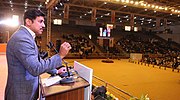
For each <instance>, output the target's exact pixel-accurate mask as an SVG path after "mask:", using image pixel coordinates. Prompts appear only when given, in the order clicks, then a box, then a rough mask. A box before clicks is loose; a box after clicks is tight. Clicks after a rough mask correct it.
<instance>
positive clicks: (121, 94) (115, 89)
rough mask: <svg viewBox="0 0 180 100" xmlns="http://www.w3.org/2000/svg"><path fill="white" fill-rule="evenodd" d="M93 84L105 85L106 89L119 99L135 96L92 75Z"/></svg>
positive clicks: (127, 99)
mask: <svg viewBox="0 0 180 100" xmlns="http://www.w3.org/2000/svg"><path fill="white" fill-rule="evenodd" d="M93 84H95V85H97V86H102V85H103V86H105V87H106V88H107V91H109V92H110V93H112V94H113V95H114V96H115V97H117V98H118V99H119V100H129V99H130V98H136V99H138V98H137V97H134V96H133V95H131V94H130V93H128V92H126V91H124V90H122V89H119V88H118V87H116V86H114V85H112V84H110V83H108V82H106V81H104V80H102V79H100V78H99V77H97V76H93Z"/></svg>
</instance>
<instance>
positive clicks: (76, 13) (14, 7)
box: [0, 0, 180, 27]
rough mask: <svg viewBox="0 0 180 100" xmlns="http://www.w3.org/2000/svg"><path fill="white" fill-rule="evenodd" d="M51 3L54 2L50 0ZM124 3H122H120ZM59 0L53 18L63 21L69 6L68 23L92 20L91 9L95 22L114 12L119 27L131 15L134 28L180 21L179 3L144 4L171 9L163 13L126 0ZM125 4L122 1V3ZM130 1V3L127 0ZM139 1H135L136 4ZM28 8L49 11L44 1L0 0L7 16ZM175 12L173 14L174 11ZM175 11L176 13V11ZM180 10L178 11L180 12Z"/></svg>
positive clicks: (108, 19) (157, 0)
mask: <svg viewBox="0 0 180 100" xmlns="http://www.w3.org/2000/svg"><path fill="white" fill-rule="evenodd" d="M50 1H51V0H50ZM120 1H121V2H120ZM120 1H119V2H117V0H58V3H57V4H56V5H53V6H54V7H53V9H52V18H63V15H64V11H63V10H64V4H68V5H69V20H85V21H90V20H91V12H92V8H96V10H97V11H96V22H97V23H109V22H111V11H115V20H116V24H118V25H123V24H128V23H129V21H130V16H131V14H134V16H135V18H134V19H135V20H134V24H135V25H143V26H145V25H146V26H148V27H153V26H154V25H155V23H156V18H160V19H161V20H160V22H161V23H162V24H161V25H163V22H164V20H163V19H164V18H165V19H167V21H168V23H167V24H172V23H174V22H179V21H180V0H144V1H141V2H144V4H151V5H154V6H155V7H156V6H157V5H158V6H162V7H168V8H169V9H168V10H166V11H165V10H160V9H155V7H154V8H152V7H145V6H141V5H140V4H139V5H134V4H131V3H127V2H126V0H120ZM122 1H123V2H122ZM127 1H129V2H130V1H131V0H127ZM138 1H139V2H140V0H133V2H134V3H135V2H138ZM29 8H40V9H42V10H43V11H45V12H47V10H46V4H45V0H0V9H1V11H0V14H1V15H3V14H4V13H15V12H18V13H23V12H24V11H25V10H26V9H29ZM172 10H173V11H174V12H172ZM175 10H176V12H175ZM178 11H179V12H178Z"/></svg>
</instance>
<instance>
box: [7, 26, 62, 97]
mask: <svg viewBox="0 0 180 100" xmlns="http://www.w3.org/2000/svg"><path fill="white" fill-rule="evenodd" d="M6 56H7V63H8V79H7V84H6V89H5V100H35V99H37V94H38V84H39V75H40V74H42V73H44V72H48V71H50V70H52V69H55V68H56V67H58V66H61V63H62V60H61V58H60V56H59V55H58V54H56V55H54V56H52V57H51V58H49V59H46V60H43V59H41V58H40V59H38V48H37V46H36V43H35V41H34V39H33V37H32V35H31V34H30V33H29V32H28V31H27V29H26V28H24V27H20V28H19V29H18V31H16V32H15V33H14V34H13V35H12V36H11V38H10V40H9V41H8V44H7V51H6Z"/></svg>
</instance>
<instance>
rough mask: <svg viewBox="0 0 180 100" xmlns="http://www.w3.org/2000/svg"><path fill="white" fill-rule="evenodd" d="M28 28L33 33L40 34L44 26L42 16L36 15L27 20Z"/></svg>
mask: <svg viewBox="0 0 180 100" xmlns="http://www.w3.org/2000/svg"><path fill="white" fill-rule="evenodd" d="M28 26H29V28H30V29H31V30H32V31H33V32H34V33H35V34H37V35H38V34H42V32H43V29H44V27H45V24H44V17H43V16H38V17H36V19H35V20H33V21H31V20H30V21H29V23H28Z"/></svg>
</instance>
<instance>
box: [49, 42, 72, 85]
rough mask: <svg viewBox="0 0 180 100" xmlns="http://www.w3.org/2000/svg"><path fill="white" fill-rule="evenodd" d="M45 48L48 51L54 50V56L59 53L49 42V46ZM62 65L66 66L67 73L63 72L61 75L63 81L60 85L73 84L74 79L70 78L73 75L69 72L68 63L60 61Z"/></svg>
mask: <svg viewBox="0 0 180 100" xmlns="http://www.w3.org/2000/svg"><path fill="white" fill-rule="evenodd" d="M47 47H48V48H49V49H54V51H55V52H56V54H58V53H59V52H58V51H57V49H56V48H55V47H54V44H53V43H52V42H49V45H47ZM62 61H63V63H64V64H65V65H66V70H67V73H66V72H65V74H64V75H63V79H62V80H60V83H62V84H64V83H73V82H74V78H73V77H71V76H72V75H73V74H72V73H70V72H69V68H68V63H67V62H66V61H65V60H64V59H62Z"/></svg>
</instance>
